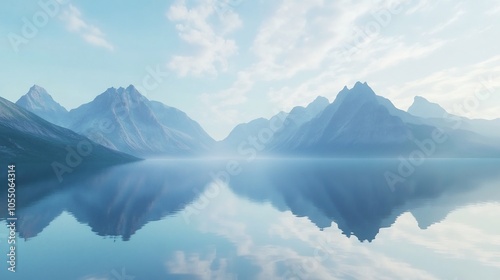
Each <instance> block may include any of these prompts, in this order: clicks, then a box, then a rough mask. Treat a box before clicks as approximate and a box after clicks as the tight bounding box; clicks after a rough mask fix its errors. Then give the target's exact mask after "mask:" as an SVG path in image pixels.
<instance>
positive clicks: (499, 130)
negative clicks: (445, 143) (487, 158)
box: [408, 96, 500, 140]
mask: <svg viewBox="0 0 500 280" xmlns="http://www.w3.org/2000/svg"><path fill="white" fill-rule="evenodd" d="M408 113H410V114H412V115H414V116H418V117H421V118H424V119H425V120H424V122H425V123H427V124H430V125H434V126H438V127H446V128H453V129H462V130H468V131H472V132H475V133H478V134H481V135H484V136H487V137H493V138H500V119H495V120H482V119H468V118H465V117H460V116H456V115H453V114H450V113H448V112H447V111H446V110H445V109H443V107H441V106H440V105H439V104H436V103H432V102H430V101H428V100H427V99H425V98H423V97H420V96H417V97H415V100H414V102H413V104H412V105H411V106H410V108H408ZM497 140H498V139H497Z"/></svg>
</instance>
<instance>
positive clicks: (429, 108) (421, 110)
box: [408, 96, 448, 118]
mask: <svg viewBox="0 0 500 280" xmlns="http://www.w3.org/2000/svg"><path fill="white" fill-rule="evenodd" d="M408 113H410V114H412V115H414V116H416V117H421V118H444V117H446V116H447V115H448V113H447V112H446V110H445V109H443V107H441V106H439V104H437V103H432V102H430V101H428V100H427V99H425V98H423V97H421V96H415V98H414V101H413V104H412V105H411V106H410V108H408Z"/></svg>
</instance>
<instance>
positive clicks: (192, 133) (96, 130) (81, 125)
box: [69, 85, 215, 156]
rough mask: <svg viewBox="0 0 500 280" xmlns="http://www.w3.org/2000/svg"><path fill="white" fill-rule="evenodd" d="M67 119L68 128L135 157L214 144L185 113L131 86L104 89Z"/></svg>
mask: <svg viewBox="0 0 500 280" xmlns="http://www.w3.org/2000/svg"><path fill="white" fill-rule="evenodd" d="M69 119H70V124H69V128H70V129H72V130H74V131H76V132H78V133H81V134H83V135H85V136H87V137H89V138H90V139H92V140H94V141H96V142H98V143H100V144H102V145H104V146H107V147H109V148H113V149H116V150H119V151H122V152H126V153H130V154H133V155H137V156H155V155H161V154H168V155H188V154H197V153H202V152H205V151H207V150H208V149H210V147H211V146H212V145H213V144H214V143H215V141H214V140H213V139H212V138H211V137H210V136H209V135H208V134H207V133H206V132H205V131H204V130H203V129H202V128H201V126H200V125H199V124H198V123H196V122H195V121H193V120H192V119H190V118H189V117H188V116H187V115H186V114H185V113H183V112H182V111H180V110H178V109H175V108H172V107H169V106H166V105H164V104H162V103H160V102H156V101H150V100H148V99H147V98H146V97H145V96H143V95H142V94H141V93H140V92H139V91H138V90H137V89H136V88H135V87H134V86H133V85H130V86H128V87H127V88H122V87H120V88H109V89H107V90H106V91H105V92H103V93H102V94H100V95H99V96H97V97H96V98H95V99H94V100H93V101H92V102H90V103H87V104H84V105H82V106H80V107H78V108H76V109H74V110H71V111H70V112H69Z"/></svg>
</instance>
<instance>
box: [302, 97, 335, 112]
mask: <svg viewBox="0 0 500 280" xmlns="http://www.w3.org/2000/svg"><path fill="white" fill-rule="evenodd" d="M329 104H330V101H328V99H327V98H326V97H323V96H318V97H316V99H314V101H313V102H311V103H309V105H307V107H306V110H307V111H309V112H312V113H313V114H318V113H319V112H321V111H323V109H325V108H326V107H327V106H328V105H329Z"/></svg>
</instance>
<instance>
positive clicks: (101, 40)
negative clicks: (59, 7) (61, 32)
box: [60, 4, 114, 51]
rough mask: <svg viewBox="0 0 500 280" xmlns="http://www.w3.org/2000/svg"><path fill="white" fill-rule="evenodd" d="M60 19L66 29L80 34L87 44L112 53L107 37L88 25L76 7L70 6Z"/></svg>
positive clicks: (111, 46) (96, 28)
mask: <svg viewBox="0 0 500 280" xmlns="http://www.w3.org/2000/svg"><path fill="white" fill-rule="evenodd" d="M60 19H61V20H62V21H63V22H64V24H65V25H66V28H67V29H68V30H69V31H70V32H73V33H77V34H79V35H80V36H81V37H82V38H83V39H84V40H85V41H86V42H87V43H89V44H91V45H94V46H97V47H102V48H105V49H108V50H110V51H112V50H113V49H114V47H113V45H112V44H111V43H110V42H109V41H108V40H107V39H106V35H105V34H104V33H103V32H102V31H101V30H100V29H99V28H98V27H96V26H94V25H91V24H89V23H87V22H86V21H85V20H84V19H83V17H82V13H81V11H80V10H79V9H78V8H76V7H75V6H74V5H71V4H70V5H69V6H68V7H67V8H66V9H65V10H63V11H62V13H61V16H60Z"/></svg>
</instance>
